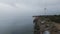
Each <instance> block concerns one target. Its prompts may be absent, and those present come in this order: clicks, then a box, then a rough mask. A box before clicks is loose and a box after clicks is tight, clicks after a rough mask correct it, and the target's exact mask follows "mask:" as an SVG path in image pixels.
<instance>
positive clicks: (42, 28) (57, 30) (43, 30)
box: [33, 15, 60, 34]
mask: <svg viewBox="0 0 60 34" xmlns="http://www.w3.org/2000/svg"><path fill="white" fill-rule="evenodd" d="M33 17H35V19H34V20H33V23H34V34H60V15H40V16H33Z"/></svg>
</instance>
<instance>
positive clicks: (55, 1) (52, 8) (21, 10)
mask: <svg viewBox="0 0 60 34" xmlns="http://www.w3.org/2000/svg"><path fill="white" fill-rule="evenodd" d="M44 8H47V11H46V14H60V0H0V31H1V34H3V33H7V32H9V31H12V29H13V27H14V24H15V25H17V26H16V27H17V29H16V30H20V32H23V31H21V30H22V29H24V28H26V27H29V26H30V27H31V26H32V24H33V23H32V20H33V19H32V16H33V15H41V14H45V11H44ZM29 24H30V25H29ZM21 26H22V27H21ZM16 27H15V28H16ZM19 27H20V29H19ZM9 28H10V29H9ZM30 29H31V30H32V28H30ZM25 31H26V30H25ZM9 33H11V32H9ZM30 33H31V32H30Z"/></svg>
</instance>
